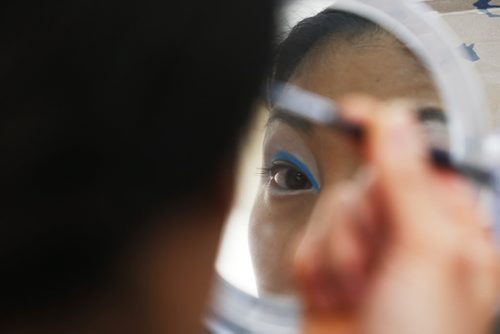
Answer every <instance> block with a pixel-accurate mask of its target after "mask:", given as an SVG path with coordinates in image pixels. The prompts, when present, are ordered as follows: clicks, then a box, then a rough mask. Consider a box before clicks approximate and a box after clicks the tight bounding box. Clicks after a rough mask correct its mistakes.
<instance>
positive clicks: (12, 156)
mask: <svg viewBox="0 0 500 334" xmlns="http://www.w3.org/2000/svg"><path fill="white" fill-rule="evenodd" d="M274 5H275V1H268V0H262V1H261V0H258V1H219V2H217V3H213V2H192V1H191V2H189V1H173V2H172V1H156V0H141V1H114V0H105V1H93V0H91V1H88V0H86V1H81V0H75V1H57V0H56V1H49V2H47V1H28V2H26V1H23V2H21V1H6V2H3V3H2V4H1V5H0V22H1V24H0V39H1V40H2V47H1V48H0V59H1V61H0V110H1V113H0V156H1V162H0V198H1V203H2V204H1V207H0V263H1V264H2V265H1V277H2V287H1V288H0V300H1V301H0V325H1V326H2V327H5V326H7V327H9V326H10V327H12V328H16V326H17V327H19V326H20V324H26V326H28V328H29V321H28V320H30V321H31V320H33V319H38V320H36V321H39V322H37V323H38V324H40V323H45V322H50V321H48V320H47V319H52V318H57V319H58V320H61V319H60V316H61V314H62V313H64V314H66V313H67V314H68V319H72V321H73V320H74V323H75V324H77V321H76V320H75V319H74V318H72V317H73V316H74V314H72V310H73V309H79V310H83V309H84V310H86V311H85V312H87V313H89V314H92V313H93V312H94V310H96V311H95V313H99V310H98V307H97V306H96V305H93V304H92V301H96V300H100V301H102V303H101V305H103V308H106V307H107V306H109V307H111V306H120V307H121V308H127V307H129V306H130V305H132V304H134V303H135V304H134V305H136V306H137V310H139V309H140V310H142V311H141V312H142V313H144V317H143V318H142V320H144V321H149V320H151V319H150V318H148V317H149V316H151V317H156V318H155V319H156V320H158V319H163V321H165V322H168V321H170V322H172V323H171V324H170V325H171V326H172V327H171V328H175V323H176V322H179V323H180V322H182V321H184V320H185V321H184V323H189V322H191V325H194V326H196V321H197V319H196V318H193V314H194V316H197V315H198V314H199V311H200V308H201V306H200V305H201V303H202V301H203V298H204V297H205V294H206V289H207V287H208V284H209V278H210V273H211V267H212V262H211V261H212V258H213V254H214V252H215V248H216V241H217V239H218V231H219V224H218V222H217V220H222V219H223V216H224V214H225V210H226V209H227V205H228V203H226V202H227V201H229V200H230V197H231V186H232V156H233V151H234V149H235V145H236V143H237V141H238V136H239V135H240V133H241V132H242V130H243V128H244V125H245V122H246V120H247V117H248V115H249V113H250V105H251V103H252V101H253V99H254V97H255V96H256V94H257V93H258V89H259V87H258V86H259V84H260V80H261V76H262V75H263V73H264V71H265V69H266V64H267V60H268V48H269V44H270V41H271V37H272V19H273V7H274ZM151 235H154V238H153V237H151ZM175 250H177V251H175ZM174 254H175V255H174ZM161 264H163V265H164V267H162V266H161ZM175 278H180V279H178V280H176V279H175ZM180 282H181V283H180ZM163 283H165V284H163ZM155 284H158V285H156V286H155ZM176 284H177V286H176ZM148 289H150V290H151V291H146V292H145V290H148ZM104 291H106V293H104ZM183 293H184V294H183ZM116 296H120V297H121V299H118V298H115V297H116ZM175 298H177V299H175ZM169 299H170V300H169ZM172 299H174V302H175V303H176V304H177V307H175V308H172V307H171V308H169V307H170V306H168V305H169V304H168V303H169V302H172ZM110 300H111V304H112V305H111V304H110V305H108V302H109V301H110ZM118 300H119V302H118ZM132 300H134V303H132V302H131V301H132ZM175 303H174V304H175ZM89 305H93V306H89ZM154 305H158V306H159V307H158V308H156V309H155V310H150V309H148V307H149V308H154V307H153V306H154ZM142 306H144V307H142ZM141 307H142V308H141ZM190 309H193V310H194V312H192V313H191V315H186V313H183V312H184V311H185V310H190ZM63 310H64V312H62V311H63ZM115 311H116V313H117V314H118V313H120V312H121V311H119V308H115ZM129 311H130V310H129ZM61 312H62V313H61ZM85 312H83V313H85ZM131 313H133V312H131ZM141 316H142V315H141ZM138 317H139V316H138ZM94 318H96V319H97V318H99V317H94ZM44 319H45V320H44ZM145 319H146V320H145ZM155 319H153V320H151V322H150V323H154V320H155ZM80 320H81V321H82V323H85V320H82V319H80ZM101 320H102V319H101ZM142 320H141V321H142ZM68 322H71V321H69V320H68ZM97 322H99V321H97ZM75 326H77V325H75ZM158 326H160V327H161V326H162V325H158ZM167 326H168V325H167ZM156 329H159V328H156ZM178 329H179V330H178V331H177V332H179V333H180V332H183V333H186V332H187V331H184V330H185V328H184V329H183V328H182V327H179V328H178ZM89 330H91V329H89ZM129 330H130V331H133V330H132V329H131V328H129ZM62 331H64V330H62ZM152 331H153V329H152ZM54 332H55V331H54ZM94 332H97V330H95V331H94ZM108 332H109V331H108Z"/></svg>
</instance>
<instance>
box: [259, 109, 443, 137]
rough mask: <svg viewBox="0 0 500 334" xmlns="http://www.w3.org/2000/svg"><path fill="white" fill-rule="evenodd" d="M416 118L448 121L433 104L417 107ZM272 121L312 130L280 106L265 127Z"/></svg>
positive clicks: (300, 129)
mask: <svg viewBox="0 0 500 334" xmlns="http://www.w3.org/2000/svg"><path fill="white" fill-rule="evenodd" d="M417 119H418V121H419V122H420V123H427V122H436V123H440V124H443V125H446V124H447V123H448V120H447V117H446V114H445V113H444V111H443V109H441V108H439V107H434V106H422V107H418V108H417ZM274 122H283V123H285V124H287V125H289V126H291V127H292V128H294V129H296V130H298V131H300V132H302V133H304V134H306V135H311V134H312V132H313V123H311V122H310V121H307V120H305V119H303V118H300V117H297V116H295V115H293V114H290V113H289V112H287V111H286V110H283V109H280V108H276V109H273V110H272V111H271V116H270V117H269V119H268V120H267V123H266V128H267V127H269V126H271V124H273V123H274Z"/></svg>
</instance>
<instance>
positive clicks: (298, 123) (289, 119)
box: [266, 108, 313, 135]
mask: <svg viewBox="0 0 500 334" xmlns="http://www.w3.org/2000/svg"><path fill="white" fill-rule="evenodd" d="M275 122H282V123H285V124H287V125H289V126H291V127H292V128H294V129H295V130H298V131H300V132H302V133H304V134H306V135H311V134H312V132H313V124H312V123H311V122H309V121H307V120H305V119H303V118H300V117H297V116H294V115H292V114H290V113H289V112H287V111H286V110H283V109H280V108H276V109H273V110H271V116H269V119H268V120H267V122H266V128H268V127H270V126H271V124H273V123H275Z"/></svg>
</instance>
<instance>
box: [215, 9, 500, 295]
mask: <svg viewBox="0 0 500 334" xmlns="http://www.w3.org/2000/svg"><path fill="white" fill-rule="evenodd" d="M361 2H362V1H361ZM383 2H384V3H390V1H383ZM458 2H460V3H462V1H456V2H454V3H455V4H456V3H458ZM332 3H333V2H332V1H309V0H308V1H299V2H291V3H289V4H288V5H286V6H285V7H284V10H283V14H282V17H281V20H280V22H281V27H282V31H283V33H282V37H281V38H280V40H279V43H278V45H277V48H276V50H275V56H274V60H273V64H272V70H271V71H270V73H268V77H267V85H266V89H264V91H265V93H264V94H262V97H261V99H260V101H259V102H258V107H257V109H258V110H257V112H256V116H255V118H254V120H253V122H252V124H251V126H250V128H249V131H248V134H247V136H246V137H245V140H243V141H242V143H241V148H240V154H241V158H240V168H239V178H238V180H239V181H238V190H237V198H236V200H235V202H234V205H233V209H232V212H231V215H230V216H229V218H228V222H227V224H226V228H225V233H224V237H223V239H222V244H221V248H220V255H219V258H218V261H217V273H218V275H219V276H220V280H221V281H223V282H224V284H225V285H226V286H231V287H232V288H234V289H235V290H237V291H240V292H241V293H242V294H245V295H246V296H247V297H248V298H253V299H252V300H261V299H263V298H268V297H272V298H274V299H278V300H284V301H290V302H291V303H293V301H294V300H296V298H295V287H294V282H293V279H292V273H291V260H292V257H293V254H294V252H295V250H296V247H297V245H298V244H299V242H300V240H301V238H302V236H303V233H304V230H305V228H306V227H307V226H308V224H310V223H311V221H310V216H311V212H312V211H313V210H314V208H315V205H316V203H317V202H318V199H319V198H320V197H321V195H322V192H323V191H324V190H325V189H328V188H332V187H336V186H338V185H339V184H340V183H341V182H343V181H345V180H348V179H350V178H353V177H355V175H356V173H357V171H358V170H359V168H360V167H362V165H363V162H362V159H361V157H360V155H359V152H358V150H357V149H356V143H355V141H354V140H353V138H352V136H349V135H348V134H346V133H345V132H342V131H337V130H332V129H331V128H326V127H323V126H320V125H317V124H313V123H310V122H307V121H305V120H304V119H301V118H298V117H294V116H293V115H292V114H290V113H287V112H286V110H281V109H280V108H279V107H276V105H274V101H271V100H270V98H269V97H270V96H271V95H272V87H273V84H274V83H276V82H279V83H287V84H292V85H294V86H297V87H299V88H301V89H302V90H304V91H306V92H311V93H313V94H315V95H317V96H320V97H322V98H325V99H327V100H329V101H338V100H339V99H342V98H343V97H346V96H349V95H352V94H362V95H367V96H370V97H374V98H377V99H379V100H383V101H388V102H391V101H399V100H404V101H406V102H407V103H409V105H411V106H412V108H413V110H414V111H415V114H416V117H417V118H418V119H419V120H420V122H421V124H422V127H423V130H424V132H425V133H426V135H427V136H428V140H429V142H430V143H431V144H432V146H433V147H439V148H443V149H448V148H449V147H450V131H449V130H450V129H449V124H450V121H449V115H448V113H447V110H448V109H449V108H448V104H446V103H445V101H444V99H443V93H442V92H441V91H440V88H439V87H440V85H439V83H438V82H437V81H436V75H435V73H433V69H432V68H431V67H430V66H429V65H428V63H427V62H425V61H424V60H422V58H421V55H420V54H417V52H415V48H416V46H415V45H408V43H405V42H402V40H401V39H400V38H399V37H397V36H396V35H395V34H394V33H392V32H391V31H390V30H388V29H387V27H382V26H381V25H379V24H377V23H375V22H374V21H373V20H372V19H371V18H367V17H366V16H361V15H359V14H358V13H353V12H349V11H347V10H346V9H345V8H344V7H342V6H339V7H336V6H335V3H334V4H333V6H332ZM428 3H429V4H430V5H431V6H433V7H434V10H440V11H441V12H443V13H444V14H443V15H444V16H446V21H449V22H452V21H455V20H461V18H459V14H457V13H456V11H457V10H458V9H453V8H451V7H453V5H451V4H449V5H448V6H447V5H446V4H445V3H450V2H449V1H448V2H446V1H428ZM463 3H465V2H463ZM468 3H469V2H468ZM477 3H480V1H478V2H477ZM485 3H487V2H485ZM467 6H469V7H470V6H472V8H471V10H476V11H477V14H478V15H484V19H487V18H488V19H490V18H494V17H496V16H497V14H496V13H497V9H496V7H497V6H493V5H491V6H489V5H487V4H486V5H485V6H486V7H487V8H486V7H485V6H482V5H481V4H478V6H479V7H481V6H482V7H481V8H479V7H477V6H476V7H477V8H476V7H474V6H475V5H470V4H468V5H467ZM483 7H484V8H483ZM498 7H499V8H500V5H499V6H498ZM425 10H428V11H430V10H431V9H430V8H427V9H425ZM425 10H424V11H425ZM447 10H448V12H447ZM467 10H468V9H467ZM450 13H451V14H450ZM453 15H455V16H453ZM498 16H500V12H498ZM481 18H482V17H481ZM498 22H500V20H499V21H498ZM463 26H466V25H463ZM469 26H470V25H469ZM499 31H500V29H498V30H497V33H498V32H499ZM464 34H465V32H464ZM470 43H471V42H465V43H464V45H460V44H457V45H456V48H457V49H458V48H461V49H463V50H465V51H467V50H469V53H467V52H465V53H462V58H463V59H462V60H463V61H464V62H469V63H472V62H475V61H476V60H475V58H476V56H477V57H479V55H474V52H476V51H478V50H477V49H474V50H475V51H474V50H473V48H474V47H476V48H477V46H474V44H472V46H471V44H470ZM485 66H490V67H491V66H493V65H491V64H489V65H485ZM499 68H500V67H498V68H496V69H497V70H498V69H499ZM496 78H497V79H496V80H500V79H498V78H500V76H496ZM490 82H492V83H496V84H498V82H497V81H495V80H493V79H492V80H490ZM491 103H492V107H493V108H498V101H497V100H494V101H491ZM495 103H496V105H494V104H495ZM332 214H334V213H332Z"/></svg>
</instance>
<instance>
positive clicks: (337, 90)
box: [290, 32, 439, 104]
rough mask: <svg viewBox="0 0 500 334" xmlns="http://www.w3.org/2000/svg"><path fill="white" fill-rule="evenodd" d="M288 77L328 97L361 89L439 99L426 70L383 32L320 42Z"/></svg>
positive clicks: (379, 94) (433, 101) (427, 100)
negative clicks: (350, 38) (355, 38)
mask: <svg viewBox="0 0 500 334" xmlns="http://www.w3.org/2000/svg"><path fill="white" fill-rule="evenodd" d="M290 81H291V82H292V83H294V84H297V85H299V86H301V87H303V88H305V89H307V90H310V91H314V92H316V93H319V94H321V95H324V96H327V97H329V98H332V99H338V98H339V97H341V96H343V95H346V94H351V93H362V94H368V95H371V96H373V97H376V98H379V99H393V98H409V99H413V100H415V101H417V102H422V103H425V104H439V97H438V94H437V90H436V88H435V86H434V84H433V81H432V78H431V77H430V75H429V73H428V71H427V70H426V69H425V68H424V67H423V66H422V64H421V63H420V62H419V61H418V59H417V58H416V57H415V56H414V55H413V54H411V52H410V51H409V50H408V49H407V48H405V46H404V45H403V44H402V43H400V42H399V41H398V40H396V39H395V38H394V37H393V36H391V35H390V34H388V33H385V32H381V33H378V34H370V35H368V36H367V37H366V38H363V39H360V40H356V41H348V40H345V39H342V38H335V39H327V40H325V41H323V42H322V43H321V45H319V46H317V47H316V48H314V49H313V50H312V51H310V52H309V53H308V54H307V56H306V57H305V59H304V60H303V61H302V62H301V63H300V65H299V66H298V68H297V70H296V71H295V74H294V75H293V76H292V78H291V80H290Z"/></svg>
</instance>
